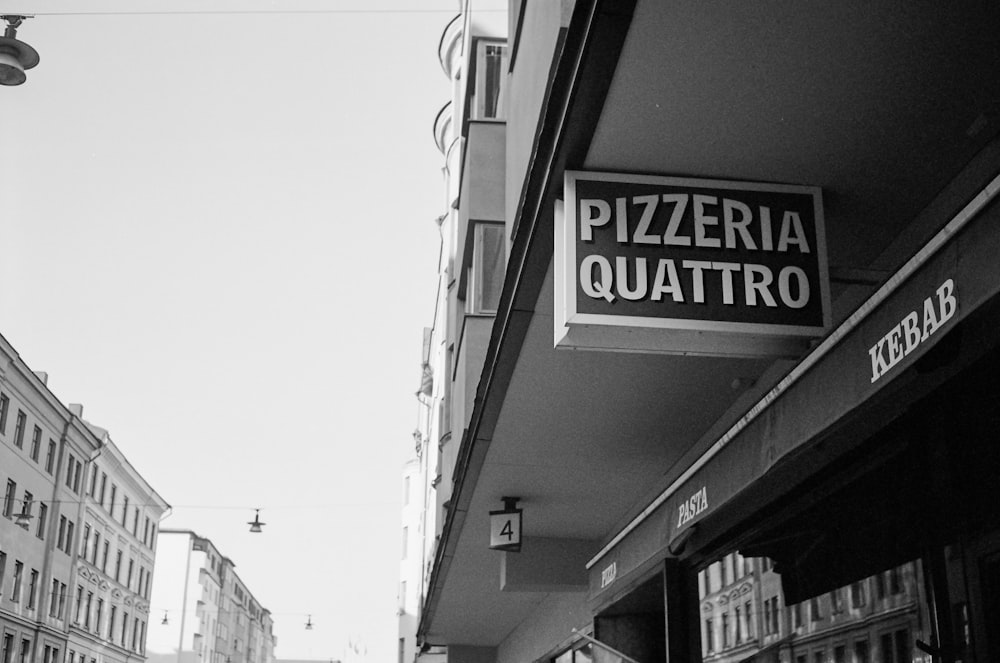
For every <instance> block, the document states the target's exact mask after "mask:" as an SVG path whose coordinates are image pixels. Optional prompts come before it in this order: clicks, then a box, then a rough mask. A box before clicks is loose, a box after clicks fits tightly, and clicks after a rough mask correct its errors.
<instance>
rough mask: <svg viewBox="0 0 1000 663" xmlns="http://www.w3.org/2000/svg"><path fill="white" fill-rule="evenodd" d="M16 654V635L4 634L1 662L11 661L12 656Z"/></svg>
mask: <svg viewBox="0 0 1000 663" xmlns="http://www.w3.org/2000/svg"><path fill="white" fill-rule="evenodd" d="M13 654H14V636H13V634H11V633H4V634H3V651H2V652H0V663H10V657H11V656H12V655H13Z"/></svg>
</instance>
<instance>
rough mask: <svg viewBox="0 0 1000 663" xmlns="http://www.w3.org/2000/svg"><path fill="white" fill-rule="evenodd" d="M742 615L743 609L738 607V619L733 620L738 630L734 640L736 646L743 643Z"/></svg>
mask: <svg viewBox="0 0 1000 663" xmlns="http://www.w3.org/2000/svg"><path fill="white" fill-rule="evenodd" d="M741 614H742V610H741V608H740V607H739V606H736V615H735V617H736V618H735V619H734V620H733V621H734V622H735V623H734V624H733V626H734V627H735V628H736V637H735V639H734V640H735V642H736V644H740V643H741V642H743V621H742V620H741V619H740V616H741Z"/></svg>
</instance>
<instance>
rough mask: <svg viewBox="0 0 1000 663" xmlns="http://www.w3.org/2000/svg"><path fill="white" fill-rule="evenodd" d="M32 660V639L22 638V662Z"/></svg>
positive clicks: (25, 662) (26, 662)
mask: <svg viewBox="0 0 1000 663" xmlns="http://www.w3.org/2000/svg"><path fill="white" fill-rule="evenodd" d="M30 661H31V640H29V639H28V638H21V658H20V663H29V662H30Z"/></svg>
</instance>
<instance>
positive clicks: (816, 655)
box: [813, 649, 826, 663]
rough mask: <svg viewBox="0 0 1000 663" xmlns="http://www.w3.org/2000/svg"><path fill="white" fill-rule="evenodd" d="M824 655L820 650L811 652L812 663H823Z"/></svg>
mask: <svg viewBox="0 0 1000 663" xmlns="http://www.w3.org/2000/svg"><path fill="white" fill-rule="evenodd" d="M824 653H825V652H824V651H823V650H822V649H819V650H817V651H814V652H813V661H814V663H824V661H825V660H826V656H824Z"/></svg>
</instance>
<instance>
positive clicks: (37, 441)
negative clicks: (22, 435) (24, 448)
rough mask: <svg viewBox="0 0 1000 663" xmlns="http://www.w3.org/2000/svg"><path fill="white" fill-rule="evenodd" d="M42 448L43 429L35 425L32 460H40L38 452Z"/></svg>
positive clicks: (32, 433)
mask: <svg viewBox="0 0 1000 663" xmlns="http://www.w3.org/2000/svg"><path fill="white" fill-rule="evenodd" d="M41 450H42V429H41V428H39V427H38V426H35V428H34V430H32V431H31V460H33V461H35V462H36V463H37V462H38V454H39V452H40V451H41Z"/></svg>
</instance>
